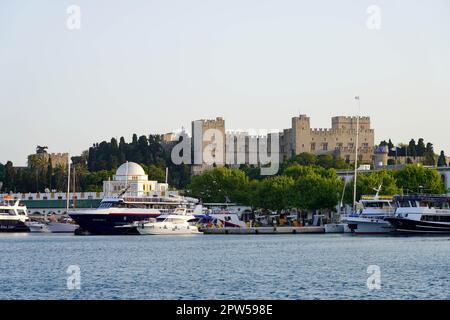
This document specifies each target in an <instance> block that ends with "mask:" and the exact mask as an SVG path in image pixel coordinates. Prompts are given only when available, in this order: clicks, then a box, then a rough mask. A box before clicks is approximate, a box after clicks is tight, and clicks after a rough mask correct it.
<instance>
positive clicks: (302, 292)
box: [0, 234, 450, 300]
mask: <svg viewBox="0 0 450 320" xmlns="http://www.w3.org/2000/svg"><path fill="white" fill-rule="evenodd" d="M449 268H450V237H379V236H378V237H362V236H352V235H348V234H336V235H328V234H323V235H251V236H248V235H247V236H245V235H203V236H186V237H183V236H181V237H180V236H73V235H55V234H0V299H83V300H85V299H108V300H110V299H151V300H160V299H238V300H241V299H357V300H359V299H449V298H450V272H449Z"/></svg>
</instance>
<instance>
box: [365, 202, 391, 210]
mask: <svg viewBox="0 0 450 320" xmlns="http://www.w3.org/2000/svg"><path fill="white" fill-rule="evenodd" d="M364 207H366V208H379V209H382V208H389V207H390V206H389V203H387V202H366V203H364Z"/></svg>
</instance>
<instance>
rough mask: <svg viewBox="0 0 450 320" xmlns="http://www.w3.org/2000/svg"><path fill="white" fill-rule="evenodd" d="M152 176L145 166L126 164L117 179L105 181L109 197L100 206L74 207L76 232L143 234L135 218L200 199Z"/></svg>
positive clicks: (138, 218)
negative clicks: (180, 193) (170, 186)
mask: <svg viewBox="0 0 450 320" xmlns="http://www.w3.org/2000/svg"><path fill="white" fill-rule="evenodd" d="M167 175H168V173H167V172H166V183H159V182H158V181H152V180H148V176H147V175H146V173H145V171H144V169H143V168H142V167H141V166H140V165H138V164H137V163H133V162H126V163H124V164H122V165H121V166H120V167H119V168H118V169H117V172H116V174H115V175H114V177H113V180H108V181H104V182H103V192H104V194H105V197H104V198H103V200H102V201H101V202H100V205H99V207H98V208H97V209H87V210H86V209H85V210H72V211H69V216H70V217H71V218H72V219H73V220H75V222H76V223H77V224H78V225H79V226H80V228H79V229H78V230H77V231H76V234H83V235H84V234H95V235H120V234H139V232H138V231H137V230H136V227H135V226H134V224H135V222H142V221H148V220H149V219H151V218H157V217H159V216H160V215H162V214H169V213H171V212H172V211H173V210H175V209H176V208H180V207H186V208H190V207H192V206H193V205H195V204H197V203H198V200H197V199H194V198H189V197H184V196H180V195H178V193H177V192H176V191H169V185H168V183H167V179H168V178H167Z"/></svg>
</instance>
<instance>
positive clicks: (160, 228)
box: [134, 208, 202, 235]
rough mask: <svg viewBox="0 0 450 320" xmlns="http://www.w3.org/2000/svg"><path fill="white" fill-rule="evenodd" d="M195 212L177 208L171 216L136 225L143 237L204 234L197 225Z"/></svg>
mask: <svg viewBox="0 0 450 320" xmlns="http://www.w3.org/2000/svg"><path fill="white" fill-rule="evenodd" d="M193 214H194V210H192V209H187V208H177V209H175V210H174V211H173V212H172V213H170V214H164V215H161V216H159V217H158V218H156V219H152V220H150V221H149V222H146V223H135V224H134V226H136V229H137V231H138V232H139V234H142V235H192V234H202V232H200V231H199V230H198V227H197V226H196V224H195V221H196V220H197V218H196V217H195V216H194V215H193Z"/></svg>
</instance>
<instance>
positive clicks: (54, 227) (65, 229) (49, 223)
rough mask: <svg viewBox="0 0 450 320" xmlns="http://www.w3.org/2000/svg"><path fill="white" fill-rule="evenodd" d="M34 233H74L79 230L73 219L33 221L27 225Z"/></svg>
mask: <svg viewBox="0 0 450 320" xmlns="http://www.w3.org/2000/svg"><path fill="white" fill-rule="evenodd" d="M27 225H28V227H29V228H30V232H32V233H74V232H75V230H77V229H78V228H79V226H78V225H77V224H75V223H74V222H73V220H72V219H70V218H66V219H63V220H60V221H58V220H53V219H50V220H47V219H45V220H44V221H32V222H29V223H27Z"/></svg>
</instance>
